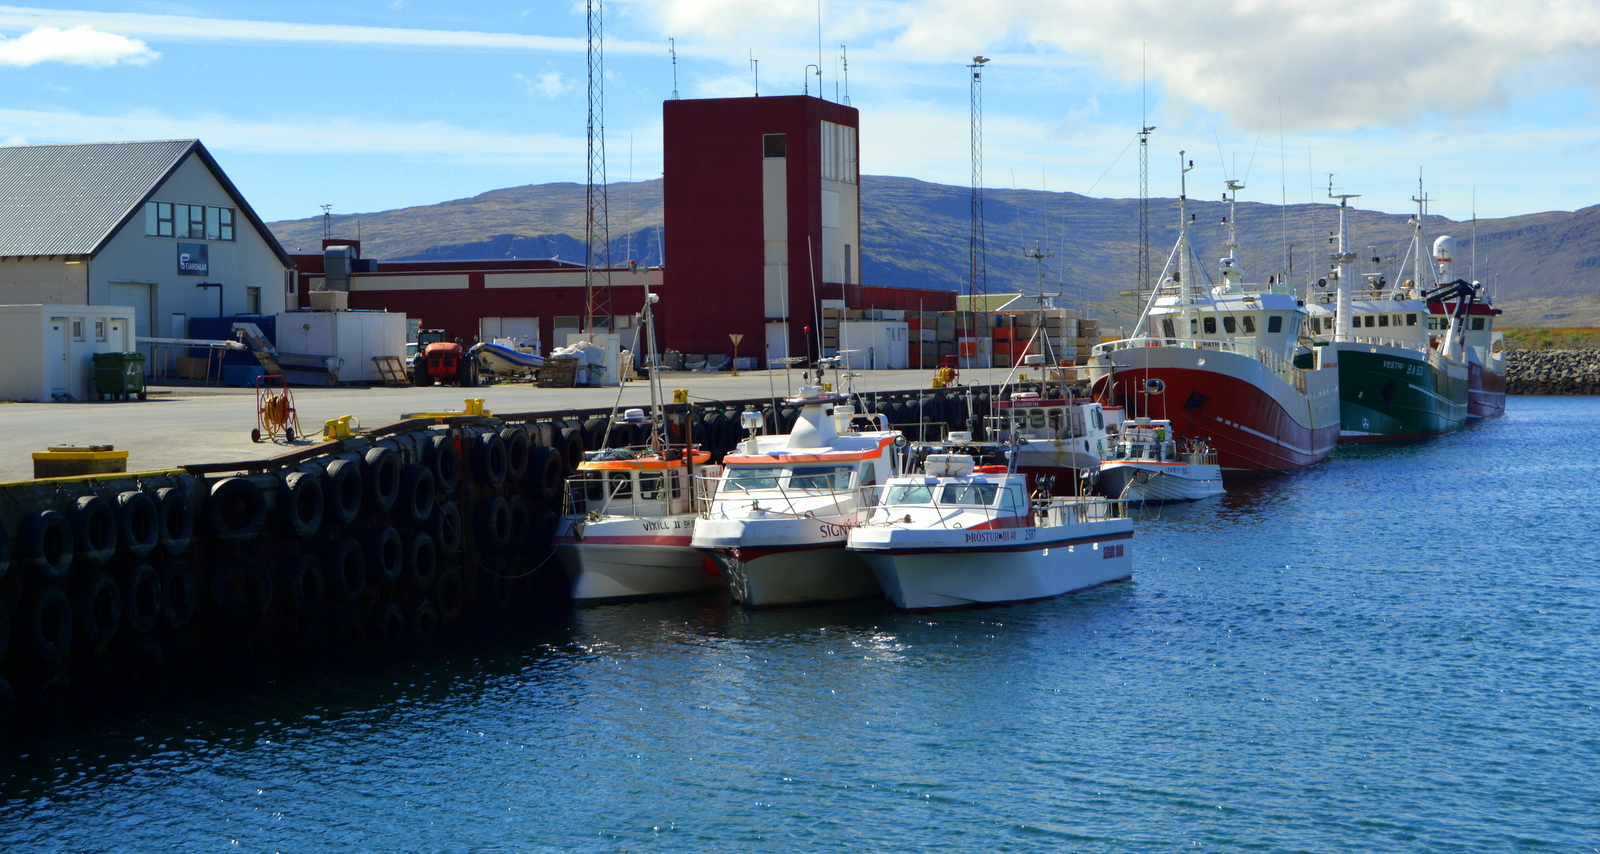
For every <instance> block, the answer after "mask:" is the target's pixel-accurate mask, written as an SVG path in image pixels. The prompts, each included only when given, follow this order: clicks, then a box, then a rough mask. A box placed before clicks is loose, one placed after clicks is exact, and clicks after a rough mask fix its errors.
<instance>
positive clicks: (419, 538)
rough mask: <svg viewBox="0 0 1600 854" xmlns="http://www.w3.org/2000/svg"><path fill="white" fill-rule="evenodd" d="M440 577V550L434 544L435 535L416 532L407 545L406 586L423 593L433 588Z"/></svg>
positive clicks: (404, 577)
mask: <svg viewBox="0 0 1600 854" xmlns="http://www.w3.org/2000/svg"><path fill="white" fill-rule="evenodd" d="M438 575H439V550H438V548H436V547H435V546H434V544H433V535H432V534H429V533H428V532H427V531H416V532H415V533H413V534H412V535H411V539H410V541H409V542H407V543H406V560H405V573H404V576H403V579H404V581H405V586H406V587H408V588H410V589H412V590H415V591H417V592H418V593H421V592H422V591H424V590H427V589H428V588H429V587H431V586H433V581H434V579H435V578H437V577H438Z"/></svg>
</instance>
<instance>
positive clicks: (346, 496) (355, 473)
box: [322, 459, 365, 525]
mask: <svg viewBox="0 0 1600 854" xmlns="http://www.w3.org/2000/svg"><path fill="white" fill-rule="evenodd" d="M364 492H365V488H364V486H363V484H362V483H361V463H360V461H358V460H347V459H335V460H333V461H331V462H329V463H328V467H327V469H325V470H324V477H323V478H322V506H323V512H324V521H327V520H330V519H331V520H332V521H333V523H334V524H335V525H348V524H350V523H351V522H353V521H355V518H356V517H357V516H359V515H361V500H362V497H363V493H364Z"/></svg>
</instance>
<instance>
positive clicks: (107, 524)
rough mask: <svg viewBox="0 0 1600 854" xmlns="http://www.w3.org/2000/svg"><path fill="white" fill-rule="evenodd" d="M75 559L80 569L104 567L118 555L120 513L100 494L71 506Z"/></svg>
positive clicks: (73, 555) (75, 501) (88, 496)
mask: <svg viewBox="0 0 1600 854" xmlns="http://www.w3.org/2000/svg"><path fill="white" fill-rule="evenodd" d="M68 519H69V520H71V522H72V559H73V562H74V563H76V564H77V565H79V566H92V567H102V566H105V565H106V561H108V560H111V556H112V555H114V554H116V553H117V512H116V511H115V510H112V509H111V502H109V501H107V500H105V499H104V498H101V497H100V496H98V495H80V496H78V497H77V499H76V500H74V501H73V503H72V513H71V514H70V515H69V516H68Z"/></svg>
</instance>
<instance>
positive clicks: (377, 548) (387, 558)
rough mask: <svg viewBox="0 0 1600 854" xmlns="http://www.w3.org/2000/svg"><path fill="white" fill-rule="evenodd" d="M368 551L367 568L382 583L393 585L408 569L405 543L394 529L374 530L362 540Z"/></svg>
mask: <svg viewBox="0 0 1600 854" xmlns="http://www.w3.org/2000/svg"><path fill="white" fill-rule="evenodd" d="M361 545H362V547H364V548H365V549H366V551H367V566H368V567H369V568H371V570H372V572H373V573H374V574H376V575H377V577H378V578H379V579H381V580H382V581H384V582H386V583H389V584H393V583H395V582H396V581H399V580H400V574H401V573H402V572H404V571H405V568H406V551H405V543H404V542H402V541H401V539H400V532H399V531H396V530H395V529H394V528H392V527H387V526H386V527H382V528H373V529H372V530H370V531H368V532H367V535H366V536H365V537H363V538H362V543H361Z"/></svg>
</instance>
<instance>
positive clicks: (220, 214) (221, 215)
mask: <svg viewBox="0 0 1600 854" xmlns="http://www.w3.org/2000/svg"><path fill="white" fill-rule="evenodd" d="M215 210H216V212H217V218H218V220H219V223H218V236H217V239H218V240H233V208H215Z"/></svg>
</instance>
